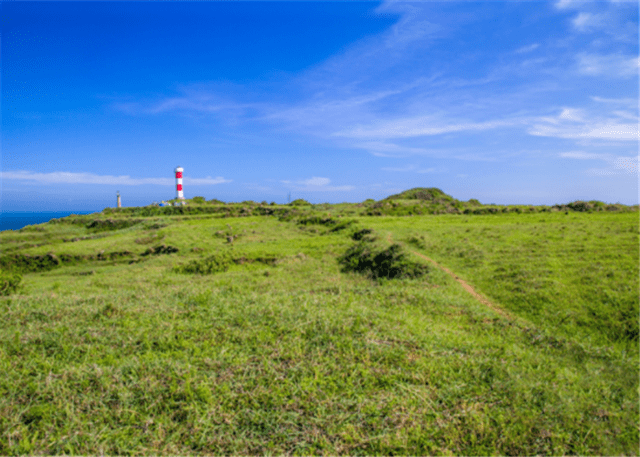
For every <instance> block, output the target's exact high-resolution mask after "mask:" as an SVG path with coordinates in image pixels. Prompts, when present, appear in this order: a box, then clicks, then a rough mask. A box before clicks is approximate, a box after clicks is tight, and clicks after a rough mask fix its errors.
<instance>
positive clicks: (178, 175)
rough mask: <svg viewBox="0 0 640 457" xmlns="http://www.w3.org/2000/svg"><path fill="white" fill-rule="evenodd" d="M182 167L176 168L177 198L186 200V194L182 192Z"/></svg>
mask: <svg viewBox="0 0 640 457" xmlns="http://www.w3.org/2000/svg"><path fill="white" fill-rule="evenodd" d="M183 171H184V170H183V169H182V167H177V168H176V198H177V199H178V200H184V194H183V193H182V172H183Z"/></svg>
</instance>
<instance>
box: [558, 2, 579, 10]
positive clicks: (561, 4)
mask: <svg viewBox="0 0 640 457" xmlns="http://www.w3.org/2000/svg"><path fill="white" fill-rule="evenodd" d="M582 5H584V2H583V1H579V0H559V1H558V2H556V4H555V7H556V8H558V9H561V10H565V9H574V8H580V7H581V6H582Z"/></svg>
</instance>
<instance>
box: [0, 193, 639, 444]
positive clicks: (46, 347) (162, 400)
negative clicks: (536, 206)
mask: <svg viewBox="0 0 640 457" xmlns="http://www.w3.org/2000/svg"><path fill="white" fill-rule="evenodd" d="M438 198H440V197H438ZM207 205H208V206H207ZM216 205H217V207H221V208H224V207H225V205H223V204H221V203H217V204H216ZM216 205H213V204H211V203H202V207H216ZM242 205H244V207H247V208H248V207H249V206H252V207H255V208H257V207H258V206H259V205H258V204H255V205H250V204H249V203H247V202H243V204H242ZM367 205H371V203H366V204H363V205H362V206H357V205H336V206H324V205H307V206H304V205H303V206H290V207H278V206H275V207H274V205H262V207H263V208H267V207H269V208H272V209H274V210H275V211H274V215H272V216H257V215H253V216H246V215H245V216H242V217H231V215H232V214H235V213H234V212H233V211H228V212H227V211H226V210H225V211H221V212H218V213H211V214H208V213H197V214H191V215H188V214H187V215H185V214H179V213H176V214H175V215H173V216H171V217H163V216H159V215H156V214H153V215H149V216H145V215H141V214H136V212H135V211H134V210H132V211H130V212H131V214H130V215H129V216H126V214H116V215H114V214H105V215H102V216H100V215H90V216H81V217H76V218H73V219H71V220H64V221H62V222H59V223H49V224H42V225H39V226H36V227H32V228H28V229H23V230H21V231H18V232H10V231H9V232H2V233H0V243H1V245H2V248H3V252H2V257H0V260H1V262H2V263H1V264H2V265H3V268H4V269H5V270H7V269H8V268H13V270H12V271H14V272H16V274H17V273H18V270H17V269H19V267H20V265H19V264H17V263H16V259H17V258H20V259H24V258H28V259H34V258H37V257H38V256H40V257H42V258H44V256H47V255H53V256H55V257H56V258H57V259H61V260H60V262H59V263H58V264H57V265H56V266H55V267H53V268H50V269H49V268H42V269H40V270H38V269H37V268H36V267H33V268H32V271H23V272H22V282H21V284H20V288H19V290H17V291H13V292H12V295H10V296H5V297H0V454H3V455H5V454H6V455H15V454H97V453H100V454H119V455H125V454H126V455H129V454H145V455H149V454H154V455H157V454H163V455H166V454H189V455H193V454H383V455H391V454H405V455H409V454H410V455H436V454H437V455H440V454H462V455H489V454H518V455H533V454H579V455H618V454H625V455H629V454H637V452H638V445H639V436H638V423H639V421H640V417H639V406H638V400H639V398H638V375H639V373H640V372H639V367H638V288H639V286H638V277H639V273H638V248H639V241H638V216H637V213H634V212H606V211H603V212H578V211H577V210H576V211H570V212H569V214H566V215H565V214H564V212H550V213H546V212H545V213H532V214H516V213H505V214H502V213H500V214H492V215H463V214H460V215H440V216H418V217H416V216H413V217H390V216H386V217H367V216H364V214H365V212H366V211H367V208H369V206H367ZM177 209H179V208H177ZM292 209H295V210H296V211H299V212H300V213H298V214H293V215H292V214H291V212H290V211H292ZM234 211H235V210H234ZM238 211H240V210H238ZM248 212H249V211H245V213H248ZM227 213H229V215H230V217H225V216H226V215H227ZM329 213H331V215H329ZM127 217H129V218H132V219H135V220H140V222H139V223H136V224H134V225H130V226H128V224H126V223H120V224H118V223H114V224H111V223H108V222H107V223H103V224H100V223H97V224H94V226H93V227H88V225H90V224H91V223H92V221H94V220H98V219H99V220H107V219H109V218H111V219H113V220H115V219H117V218H127ZM73 220H75V221H76V222H77V223H72V222H73ZM329 220H330V222H328V221H329ZM347 222H348V223H347ZM106 226H114V229H113V230H111V229H109V230H105V231H98V232H96V227H100V229H102V228H104V227H106ZM336 228H339V229H338V230H335V229H336ZM363 229H369V230H372V232H368V231H366V230H363ZM373 237H376V239H375V241H374V242H368V241H367V240H368V239H371V238H373ZM229 238H231V240H229ZM65 240H67V241H65ZM71 240H74V241H71ZM389 240H391V241H392V242H393V243H398V244H397V246H398V247H397V248H394V249H396V250H397V252H395V251H394V255H391V256H383V257H384V258H381V259H382V260H385V261H387V260H389V259H390V260H389V262H391V260H394V259H395V260H399V261H401V263H402V262H405V263H407V264H409V265H413V266H414V267H416V268H423V269H424V272H426V274H424V275H422V276H418V275H416V276H418V277H410V276H411V275H404V276H403V275H398V276H400V277H399V278H396V279H388V278H386V277H384V276H385V275H376V274H367V271H366V270H367V268H364V269H361V270H359V269H357V268H356V269H355V271H354V272H345V271H344V262H343V263H342V264H341V263H340V261H339V259H340V258H341V257H344V256H345V254H347V253H348V252H353V249H354V246H358V245H361V244H366V245H367V246H370V250H371V252H370V253H369V254H371V255H369V254H367V255H368V257H367V255H364V254H363V253H360V254H362V255H360V254H359V257H357V259H361V260H362V259H364V260H363V262H364V263H363V265H364V264H365V263H366V262H365V261H371V262H372V263H370V266H371V265H375V262H373V260H372V259H373V258H374V257H375V255H379V254H380V253H384V252H386V251H385V250H386V249H389V248H390V246H392V244H391V243H390V242H389ZM162 246H165V248H163V247H162ZM166 247H172V248H175V249H177V251H176V252H171V251H172V249H167V248H166ZM150 249H151V251H152V254H151V253H150V254H148V255H144V253H145V252H148V251H149V250H150ZM350 250H351V251H350ZM414 250H415V251H417V252H420V253H423V254H425V255H427V256H429V257H431V258H433V259H435V260H436V261H438V262H439V263H440V264H442V265H444V266H446V267H448V268H450V269H451V270H453V271H455V272H456V274H457V275H459V276H460V277H461V278H463V279H465V280H466V281H468V282H469V283H471V284H472V285H473V286H474V287H475V288H476V290H477V291H479V292H480V293H482V294H483V295H484V296H486V297H487V298H489V299H490V300H491V301H492V302H493V303H494V304H496V305H497V306H500V307H502V308H503V309H505V310H507V311H508V312H509V313H510V315H512V316H515V318H509V317H504V316H502V315H499V314H497V313H496V312H494V311H492V310H491V309H490V308H488V307H486V306H485V305H483V304H481V303H480V302H478V301H477V300H475V299H474V298H473V297H472V296H471V295H470V294H468V293H467V292H466V291H465V290H464V289H462V287H460V285H459V284H458V283H457V282H456V281H455V280H454V279H452V278H451V277H450V276H448V275H447V274H446V273H444V272H443V271H441V270H440V269H437V268H435V267H433V266H431V265H429V264H427V263H426V262H425V261H424V260H422V259H421V258H419V257H418V256H415V255H413V254H411V251H414ZM123 252H128V254H126V255H124V254H122V253H123ZM112 253H120V254H118V255H111V254H112ZM399 254H402V255H399ZM20 256H22V257H20ZM25 256H29V257H25ZM212 258H213V259H218V260H220V259H226V260H224V261H222V264H224V268H220V269H216V268H211V269H207V268H206V266H207V265H209V264H212V263H213V264H216V263H215V262H213V260H211V259H212ZM65 259H67V260H65ZM30 262H35V263H33V264H34V265H36V264H37V262H36V261H35V260H32V261H30ZM356 263H357V262H356ZM189 265H200V266H203V267H202V268H203V269H202V270H198V268H191V267H189ZM216 265H217V264H216ZM385 265H386V264H385ZM389 265H391V263H390V264H389ZM363 270H365V271H364V273H365V274H362V272H363ZM7 271H8V270H7ZM198 272H200V273H206V274H198ZM376 276H378V277H376Z"/></svg>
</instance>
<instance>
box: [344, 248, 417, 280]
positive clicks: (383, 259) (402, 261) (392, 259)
mask: <svg viewBox="0 0 640 457" xmlns="http://www.w3.org/2000/svg"><path fill="white" fill-rule="evenodd" d="M338 261H339V262H340V263H341V264H342V266H343V268H342V271H344V272H349V271H354V272H357V273H363V274H368V275H371V277H373V278H390V279H391V278H417V277H420V276H423V275H425V274H426V273H428V272H429V267H428V266H427V265H424V264H421V263H417V262H414V261H411V260H409V259H408V256H407V254H406V253H405V252H404V250H403V248H402V246H400V245H399V244H397V243H396V244H392V245H391V246H389V247H387V248H384V247H380V246H377V245H375V244H373V243H367V242H364V241H361V242H359V243H357V244H354V245H353V246H351V247H350V248H349V249H347V251H346V252H345V253H344V254H343V255H342V256H341V257H340V258H339V259H338Z"/></svg>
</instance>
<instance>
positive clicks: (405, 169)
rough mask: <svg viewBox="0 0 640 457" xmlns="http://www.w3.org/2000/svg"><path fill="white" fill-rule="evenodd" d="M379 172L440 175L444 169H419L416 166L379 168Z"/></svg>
mask: <svg viewBox="0 0 640 457" xmlns="http://www.w3.org/2000/svg"><path fill="white" fill-rule="evenodd" d="M381 170H383V171H395V172H402V173H404V172H411V173H421V174H425V173H442V172H443V171H444V169H442V168H435V167H431V168H421V167H419V166H417V165H407V166H406V167H385V168H381Z"/></svg>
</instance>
